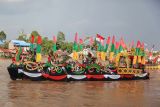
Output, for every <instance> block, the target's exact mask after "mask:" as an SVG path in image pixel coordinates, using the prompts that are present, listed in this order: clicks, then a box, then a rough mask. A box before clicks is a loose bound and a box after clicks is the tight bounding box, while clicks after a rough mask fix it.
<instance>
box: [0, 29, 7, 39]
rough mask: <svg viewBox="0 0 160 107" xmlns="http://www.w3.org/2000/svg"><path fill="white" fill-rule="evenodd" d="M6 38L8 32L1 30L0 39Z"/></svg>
mask: <svg viewBox="0 0 160 107" xmlns="http://www.w3.org/2000/svg"><path fill="white" fill-rule="evenodd" d="M4 40H6V33H5V32H4V31H1V32H0V41H4Z"/></svg>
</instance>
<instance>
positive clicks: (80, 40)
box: [79, 39, 83, 51]
mask: <svg viewBox="0 0 160 107" xmlns="http://www.w3.org/2000/svg"><path fill="white" fill-rule="evenodd" d="M79 44H80V51H82V50H83V39H79Z"/></svg>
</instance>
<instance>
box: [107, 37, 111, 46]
mask: <svg viewBox="0 0 160 107" xmlns="http://www.w3.org/2000/svg"><path fill="white" fill-rule="evenodd" d="M110 39H111V38H110V36H108V38H107V40H106V44H108V45H109V44H110Z"/></svg>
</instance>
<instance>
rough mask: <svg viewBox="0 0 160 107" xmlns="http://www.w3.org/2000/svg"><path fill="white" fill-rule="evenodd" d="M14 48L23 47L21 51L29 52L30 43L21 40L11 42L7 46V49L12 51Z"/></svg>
mask: <svg viewBox="0 0 160 107" xmlns="http://www.w3.org/2000/svg"><path fill="white" fill-rule="evenodd" d="M16 47H23V50H24V51H26V50H29V47H30V43H27V42H25V41H21V40H11V41H10V42H9V44H8V49H10V50H13V49H15V48H16Z"/></svg>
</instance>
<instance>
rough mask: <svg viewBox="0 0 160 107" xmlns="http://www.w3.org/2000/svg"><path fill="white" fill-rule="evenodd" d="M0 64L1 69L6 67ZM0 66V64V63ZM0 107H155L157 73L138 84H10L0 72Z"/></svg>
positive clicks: (159, 92)
mask: <svg viewBox="0 0 160 107" xmlns="http://www.w3.org/2000/svg"><path fill="white" fill-rule="evenodd" d="M7 64H8V63H7V62H5V63H3V65H4V66H3V67H4V68H5V67H6V66H7ZM0 65H1V66H2V62H0ZM0 72H1V75H0V85H1V86H0V95H1V96H0V107H22V106H23V107H35V106H37V107H51V106H53V107H54V106H55V107H97V106H98V107H113V106H123V107H151V106H153V107H159V105H160V102H159V101H160V72H158V71H156V72H153V71H151V79H150V80H138V81H84V82H54V81H41V82H35V81H21V80H20V81H11V80H10V79H9V76H8V73H7V71H6V70H2V69H1V70H0Z"/></svg>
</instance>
